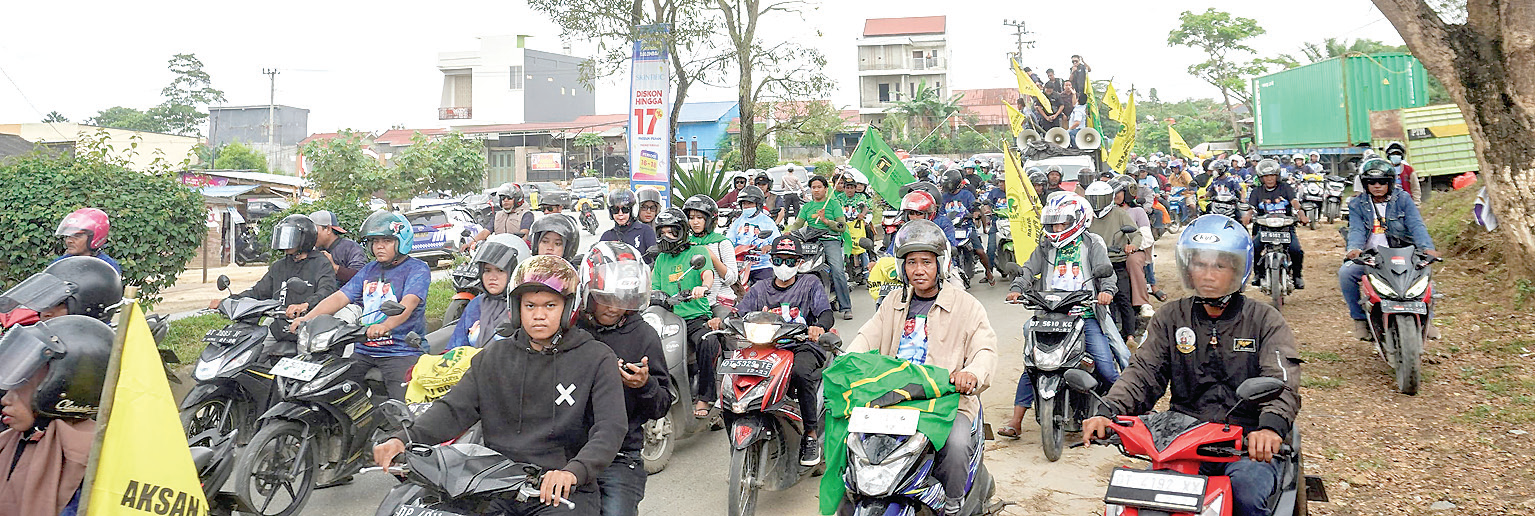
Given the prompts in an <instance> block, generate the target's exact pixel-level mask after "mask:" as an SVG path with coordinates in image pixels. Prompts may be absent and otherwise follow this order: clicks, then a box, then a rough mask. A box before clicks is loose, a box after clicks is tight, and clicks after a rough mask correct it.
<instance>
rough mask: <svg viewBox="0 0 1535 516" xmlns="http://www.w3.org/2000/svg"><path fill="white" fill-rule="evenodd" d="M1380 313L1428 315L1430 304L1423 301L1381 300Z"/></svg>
mask: <svg viewBox="0 0 1535 516" xmlns="http://www.w3.org/2000/svg"><path fill="white" fill-rule="evenodd" d="M1380 311H1382V312H1385V313H1388V314H1418V315H1425V314H1428V303H1424V302H1422V301H1388V300H1381V302H1380Z"/></svg>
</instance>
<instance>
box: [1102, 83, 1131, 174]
mask: <svg viewBox="0 0 1535 516" xmlns="http://www.w3.org/2000/svg"><path fill="white" fill-rule="evenodd" d="M1120 114H1121V115H1123V116H1121V117H1119V123H1120V129H1119V134H1117V135H1115V136H1114V148H1113V150H1110V151H1109V159H1108V165H1109V168H1112V169H1114V170H1116V171H1119V172H1124V171H1125V165H1126V164H1127V162H1128V161H1130V149H1131V148H1132V147H1135V92H1133V91H1132V92H1130V96H1129V97H1127V98H1126V100H1125V108H1124V110H1123V111H1121V112H1120Z"/></svg>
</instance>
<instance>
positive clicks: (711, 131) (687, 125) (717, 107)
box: [677, 100, 741, 160]
mask: <svg viewBox="0 0 1535 516" xmlns="http://www.w3.org/2000/svg"><path fill="white" fill-rule="evenodd" d="M740 116H741V108H740V104H739V103H737V102H736V101H734V100H732V101H727V102H688V103H685V104H683V105H682V112H681V113H678V115H677V118H678V120H677V141H678V142H679V143H683V144H686V145H687V154H688V155H696V156H704V157H706V158H708V159H711V160H714V159H719V155H718V153H717V152H715V149H718V148H719V146H720V143H721V142H722V141H723V140H724V139H725V132H726V130H728V129H729V128H730V121H731V120H735V119H736V118H738V117H740Z"/></svg>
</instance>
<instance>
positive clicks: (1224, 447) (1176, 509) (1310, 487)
mask: <svg viewBox="0 0 1535 516" xmlns="http://www.w3.org/2000/svg"><path fill="white" fill-rule="evenodd" d="M1066 385H1067V386H1068V387H1070V388H1071V389H1072V390H1073V391H1076V392H1080V393H1083V394H1089V395H1092V396H1093V397H1094V398H1096V399H1097V400H1098V402H1099V403H1102V402H1103V398H1101V397H1098V393H1097V392H1095V391H1094V390H1095V389H1096V388H1097V386H1098V380H1097V379H1095V378H1093V375H1090V374H1087V372H1086V371H1067V372H1066ZM1284 390H1285V385H1284V382H1282V381H1280V380H1279V379H1277V378H1269V377H1256V378H1248V379H1247V380H1246V381H1243V382H1242V384H1241V385H1238V386H1237V390H1236V395H1237V397H1238V398H1240V399H1241V401H1240V402H1239V403H1238V405H1237V406H1234V407H1232V410H1236V408H1237V407H1239V406H1241V404H1242V403H1251V404H1258V403H1265V402H1268V401H1270V400H1273V399H1274V398H1277V397H1279V395H1280V394H1282V393H1283V392H1284ZM1230 417H1231V414H1230V412H1228V413H1227V414H1226V418H1225V419H1227V420H1229V419H1230ZM1109 428H1110V429H1112V430H1114V435H1112V436H1110V437H1109V438H1108V439H1094V440H1093V444H1097V445H1106V446H1117V447H1119V452H1120V453H1122V454H1124V455H1125V456H1126V457H1130V458H1132V459H1140V460H1144V461H1148V462H1150V463H1151V464H1150V466H1149V467H1147V468H1146V469H1133V468H1127V467H1120V468H1115V469H1114V471H1113V472H1112V473H1110V475H1109V487H1108V490H1107V492H1106V493H1105V494H1104V496H1103V501H1104V502H1105V503H1107V504H1108V506H1107V507H1106V508H1105V509H1104V514H1105V515H1109V516H1138V515H1146V516H1152V515H1159V516H1167V515H1182V514H1189V515H1194V514H1199V515H1201V516H1205V515H1211V516H1230V515H1231V512H1232V500H1233V491H1232V488H1231V479H1230V477H1227V476H1225V475H1201V474H1199V469H1200V466H1201V465H1203V464H1206V463H1228V462H1236V461H1238V460H1241V459H1242V457H1244V456H1246V455H1247V450H1244V449H1242V444H1243V432H1242V427H1239V426H1234V425H1232V424H1230V423H1217V422H1202V421H1199V420H1198V419H1195V418H1194V417H1192V416H1189V415H1187V414H1183V413H1180V412H1173V411H1166V412H1155V413H1151V414H1147V415H1143V416H1118V417H1117V418H1115V421H1114V425H1113V426H1110V427H1109ZM1081 445H1082V443H1074V444H1072V447H1073V448H1075V447H1078V446H1081ZM1301 457H1302V456H1301V453H1300V431H1299V430H1298V429H1296V430H1291V432H1290V442H1289V443H1288V444H1285V445H1282V446H1281V447H1280V451H1279V453H1278V454H1275V455H1274V458H1273V460H1275V461H1278V462H1279V464H1280V465H1281V466H1282V467H1281V468H1280V469H1281V471H1280V475H1279V485H1280V488H1279V489H1278V490H1277V492H1276V493H1275V495H1274V496H1271V497H1270V498H1269V500H1268V508H1269V514H1282V515H1297V516H1303V515H1305V514H1306V502H1307V501H1308V500H1309V501H1316V502H1326V501H1327V490H1326V488H1325V487H1324V486H1323V485H1322V478H1321V477H1317V476H1307V475H1304V474H1303V473H1302V472H1303V469H1302V464H1301V462H1302V459H1301Z"/></svg>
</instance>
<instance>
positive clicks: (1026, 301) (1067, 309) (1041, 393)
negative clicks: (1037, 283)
mask: <svg viewBox="0 0 1535 516" xmlns="http://www.w3.org/2000/svg"><path fill="white" fill-rule="evenodd" d="M1108 272H1109V273H1112V272H1113V269H1109V270H1108ZM1095 296H1096V294H1094V293H1093V291H1091V290H1073V291H1028V292H1024V293H1023V296H1022V298H1021V299H1020V301H1021V304H1023V305H1024V307H1026V308H1028V309H1030V310H1033V311H1034V317H1033V318H1031V319H1029V322H1028V324H1027V325H1026V326H1025V328H1026V329H1027V332H1026V333H1025V335H1024V338H1025V340H1024V345H1023V366H1024V368H1025V369H1026V370H1027V371H1028V373H1029V380H1030V381H1031V382H1033V383H1034V409H1035V410H1034V418H1035V419H1036V420H1038V422H1039V433H1040V444H1041V446H1042V448H1043V449H1044V452H1045V458H1046V459H1049V460H1050V462H1055V461H1057V460H1060V458H1061V449H1062V448H1063V447H1064V446H1065V434H1066V433H1067V432H1078V431H1081V429H1082V421H1083V420H1084V419H1087V417H1088V416H1091V415H1092V414H1091V413H1089V412H1088V410H1087V409H1088V405H1089V403H1088V402H1089V401H1090V400H1089V399H1088V398H1087V397H1085V396H1082V395H1080V394H1078V393H1075V392H1072V391H1070V390H1067V389H1063V388H1062V377H1063V375H1064V374H1065V373H1066V371H1069V370H1072V369H1082V370H1085V371H1087V372H1089V373H1091V372H1093V371H1095V370H1096V366H1095V364H1094V362H1093V358H1092V356H1091V355H1088V354H1087V337H1086V333H1085V332H1086V330H1085V326H1086V325H1088V324H1098V321H1096V320H1090V319H1086V318H1083V317H1082V313H1081V312H1082V309H1084V308H1088V307H1091V306H1093V304H1094V303H1095V302H1096V300H1095V299H1094V298H1095ZM1104 311H1106V310H1104Z"/></svg>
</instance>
